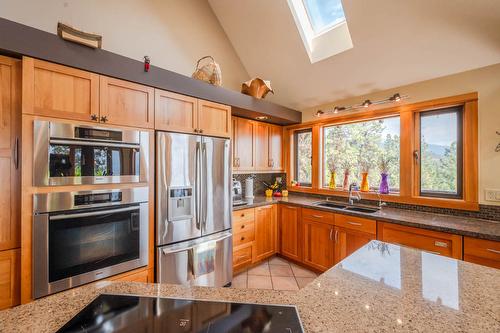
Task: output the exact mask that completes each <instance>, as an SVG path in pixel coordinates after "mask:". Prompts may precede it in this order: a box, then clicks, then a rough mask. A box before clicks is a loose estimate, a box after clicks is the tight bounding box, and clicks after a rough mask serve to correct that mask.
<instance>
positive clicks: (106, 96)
mask: <svg viewBox="0 0 500 333" xmlns="http://www.w3.org/2000/svg"><path fill="white" fill-rule="evenodd" d="M100 80H101V82H100V91H101V94H100V118H99V120H100V121H101V122H104V123H109V124H113V125H123V126H133V127H143V128H153V127H154V110H153V108H154V89H153V88H151V87H147V86H143V85H140V84H136V83H132V82H128V81H123V80H118V79H113V78H110V77H106V76H101V77H100Z"/></svg>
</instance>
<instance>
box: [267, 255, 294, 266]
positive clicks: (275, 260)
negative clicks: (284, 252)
mask: <svg viewBox="0 0 500 333" xmlns="http://www.w3.org/2000/svg"><path fill="white" fill-rule="evenodd" d="M269 264H270V265H283V266H290V263H289V262H288V261H287V260H286V259H283V258H280V257H272V258H271V259H269Z"/></svg>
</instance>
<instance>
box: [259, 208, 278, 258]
mask: <svg viewBox="0 0 500 333" xmlns="http://www.w3.org/2000/svg"><path fill="white" fill-rule="evenodd" d="M276 237H277V223H276V205H270V206H263V207H257V208H255V241H254V245H255V257H254V261H259V260H262V259H265V258H267V257H270V256H272V255H273V254H274V253H276Z"/></svg>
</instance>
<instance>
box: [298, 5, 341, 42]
mask: <svg viewBox="0 0 500 333" xmlns="http://www.w3.org/2000/svg"><path fill="white" fill-rule="evenodd" d="M303 1H304V5H305V7H306V10H307V15H308V17H309V21H310V22H311V26H312V28H313V30H314V32H315V33H316V34H319V33H321V32H323V31H325V30H327V29H328V28H331V27H333V26H334V25H336V24H338V23H340V22H342V21H344V20H345V16H344V9H343V8H342V2H341V0H303Z"/></svg>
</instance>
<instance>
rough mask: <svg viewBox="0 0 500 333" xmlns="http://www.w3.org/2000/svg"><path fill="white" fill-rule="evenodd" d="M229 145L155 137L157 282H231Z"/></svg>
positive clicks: (187, 136)
mask: <svg viewBox="0 0 500 333" xmlns="http://www.w3.org/2000/svg"><path fill="white" fill-rule="evenodd" d="M230 154H231V153H230V141H229V140H228V139H222V138H213V137H206V136H200V135H190V134H180V133H170V132H157V133H156V185H157V186H156V234H157V237H156V245H157V250H156V260H157V265H156V267H157V271H156V279H157V282H158V283H173V284H184V285H197V286H213V287H221V286H224V285H226V284H228V283H230V282H231V280H232V232H231V215H232V214H231V209H232V205H231V168H230V163H231V162H230V161H231V157H230Z"/></svg>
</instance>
